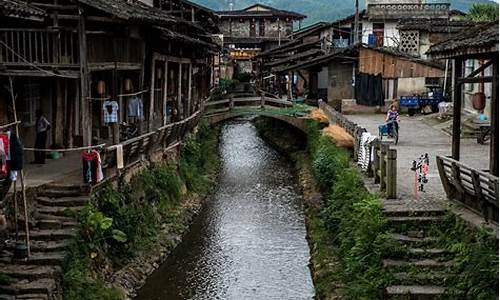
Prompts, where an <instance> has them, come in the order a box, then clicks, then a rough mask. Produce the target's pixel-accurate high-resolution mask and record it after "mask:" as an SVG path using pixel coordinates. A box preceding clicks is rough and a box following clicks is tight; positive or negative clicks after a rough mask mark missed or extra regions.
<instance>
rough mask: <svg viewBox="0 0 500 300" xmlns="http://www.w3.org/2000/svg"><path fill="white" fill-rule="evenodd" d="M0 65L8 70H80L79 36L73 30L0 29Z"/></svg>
mask: <svg viewBox="0 0 500 300" xmlns="http://www.w3.org/2000/svg"><path fill="white" fill-rule="evenodd" d="M0 64H3V65H5V66H8V67H9V66H10V67H22V66H33V65H36V66H38V67H55V66H57V67H75V66H78V64H79V46H78V34H77V32H76V31H71V30H54V29H0Z"/></svg>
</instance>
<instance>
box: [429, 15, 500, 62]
mask: <svg viewBox="0 0 500 300" xmlns="http://www.w3.org/2000/svg"><path fill="white" fill-rule="evenodd" d="M489 52H498V23H497V22H492V23H486V24H484V23H483V24H481V25H478V26H475V27H472V28H468V29H466V30H463V31H461V32H459V33H457V34H456V35H454V36H453V37H451V38H449V39H448V40H445V41H443V42H441V43H438V44H436V45H434V46H432V47H431V48H430V49H429V51H428V52H427V53H428V54H430V55H431V56H433V57H437V58H441V57H454V56H459V55H466V54H478V53H489Z"/></svg>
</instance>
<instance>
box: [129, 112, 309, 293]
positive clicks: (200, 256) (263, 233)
mask: <svg viewBox="0 0 500 300" xmlns="http://www.w3.org/2000/svg"><path fill="white" fill-rule="evenodd" d="M221 155H222V160H223V166H222V171H221V176H220V183H219V186H218V188H217V190H216V191H215V193H214V195H213V199H211V200H210V202H209V203H208V204H207V205H206V207H205V209H204V210H203V211H202V213H201V215H200V216H199V218H198V219H197V221H196V222H195V224H193V227H192V230H191V232H190V233H189V234H188V235H187V236H186V238H185V240H184V241H183V243H182V244H181V245H179V247H178V248H177V249H176V250H175V252H174V253H173V254H172V255H171V257H170V258H169V259H168V261H167V262H166V263H165V264H164V265H162V266H161V268H160V269H159V270H158V271H157V272H155V273H154V274H153V276H152V277H151V278H150V280H148V282H147V284H146V286H145V287H144V288H143V289H142V290H141V291H140V293H139V296H138V298H137V299H139V300H146V299H147V300H154V299H162V300H163V299H168V300H170V299H200V300H201V299H238V300H240V299H280V300H282V299H312V298H313V296H314V290H313V284H312V280H311V275H310V271H309V268H308V262H309V248H308V245H307V242H306V240H305V236H306V230H305V224H304V215H303V208H302V203H301V196H300V194H299V192H298V190H297V187H296V186H295V183H294V178H293V173H292V172H293V170H292V169H291V166H290V164H289V163H288V162H287V161H286V160H285V159H284V158H283V157H281V156H280V155H279V154H278V153H277V152H276V151H274V150H273V149H271V148H269V146H267V145H266V144H265V143H264V141H263V140H262V139H261V138H260V137H259V136H258V135H257V132H256V129H255V127H254V126H253V125H252V123H250V122H249V121H245V120H240V121H233V122H231V123H228V124H227V125H225V126H224V128H223V136H222V144H221Z"/></svg>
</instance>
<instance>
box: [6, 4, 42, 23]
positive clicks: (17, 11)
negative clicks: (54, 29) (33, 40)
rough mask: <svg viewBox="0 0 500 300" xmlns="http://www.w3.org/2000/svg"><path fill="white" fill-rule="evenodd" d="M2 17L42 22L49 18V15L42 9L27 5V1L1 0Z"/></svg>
mask: <svg viewBox="0 0 500 300" xmlns="http://www.w3.org/2000/svg"><path fill="white" fill-rule="evenodd" d="M0 15H2V16H7V17H12V18H23V19H34V20H39V21H41V20H43V18H44V17H45V16H47V13H46V12H45V11H44V10H42V9H39V8H37V7H34V6H32V5H29V4H27V3H26V2H25V1H19V0H0Z"/></svg>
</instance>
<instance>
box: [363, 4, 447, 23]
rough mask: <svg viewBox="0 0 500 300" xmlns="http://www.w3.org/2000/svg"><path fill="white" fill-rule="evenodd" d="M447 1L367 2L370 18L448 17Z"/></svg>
mask: <svg viewBox="0 0 500 300" xmlns="http://www.w3.org/2000/svg"><path fill="white" fill-rule="evenodd" d="M449 10H450V4H449V3H425V4H424V3H421V4H419V3H415V4H413V3H408V4H405V3H402V4H384V3H380V4H369V5H368V18H370V19H396V20H399V19H404V18H428V17H433V18H439V17H443V18H444V17H448V14H449Z"/></svg>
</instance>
